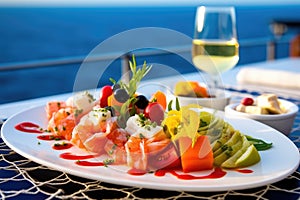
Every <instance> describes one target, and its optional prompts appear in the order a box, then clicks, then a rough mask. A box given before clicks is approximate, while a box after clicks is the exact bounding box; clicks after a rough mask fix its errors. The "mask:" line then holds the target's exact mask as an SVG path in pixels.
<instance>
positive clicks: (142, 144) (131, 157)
mask: <svg viewBox="0 0 300 200" xmlns="http://www.w3.org/2000/svg"><path fill="white" fill-rule="evenodd" d="M125 148H126V152H127V165H128V166H129V167H131V168H134V169H139V170H143V171H148V170H157V169H161V168H165V167H167V166H169V165H171V164H172V163H174V162H175V161H176V160H178V158H179V156H178V153H177V151H176V148H175V147H174V146H173V143H172V142H171V140H170V139H169V138H167V137H166V135H165V133H164V132H163V131H162V130H161V131H159V132H157V133H156V134H154V135H153V136H152V137H150V138H144V137H137V136H131V137H130V138H129V140H128V142H127V143H126V144H125Z"/></svg>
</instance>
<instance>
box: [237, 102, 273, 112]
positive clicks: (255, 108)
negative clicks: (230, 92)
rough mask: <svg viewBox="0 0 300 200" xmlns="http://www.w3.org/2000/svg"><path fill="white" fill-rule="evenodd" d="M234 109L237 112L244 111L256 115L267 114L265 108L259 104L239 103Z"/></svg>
mask: <svg viewBox="0 0 300 200" xmlns="http://www.w3.org/2000/svg"><path fill="white" fill-rule="evenodd" d="M235 109H236V110H237V111H239V112H244V113H249V114H256V115H263V114H269V112H268V110H267V109H266V108H262V107H259V106H244V105H242V104H240V105H238V106H237V107H236V108H235Z"/></svg>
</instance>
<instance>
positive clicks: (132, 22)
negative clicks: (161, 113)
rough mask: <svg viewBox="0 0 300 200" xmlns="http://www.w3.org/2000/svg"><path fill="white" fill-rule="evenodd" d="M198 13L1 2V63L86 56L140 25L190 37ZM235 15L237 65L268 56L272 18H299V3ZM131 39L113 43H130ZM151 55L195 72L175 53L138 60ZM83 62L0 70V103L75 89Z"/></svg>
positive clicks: (281, 46)
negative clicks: (113, 38) (99, 46)
mask: <svg viewBox="0 0 300 200" xmlns="http://www.w3.org/2000/svg"><path fill="white" fill-rule="evenodd" d="M195 12H196V7H195V6H186V7H184V6H181V7H179V6H174V7H170V6H169V7H158V6H156V7H90V8H89V7H84V8H80V7H76V8H72V7H0V67H1V66H2V67H4V66H6V65H10V64H12V63H16V62H29V61H36V60H45V59H56V58H66V57H73V56H75V57H76V56H83V57H84V56H87V55H88V54H89V52H91V51H92V50H93V49H94V48H95V47H96V46H97V45H98V44H100V43H101V42H103V41H105V40H106V39H108V38H110V37H112V36H114V35H116V34H119V33H121V32H123V31H127V30H132V29H135V28H141V27H161V28H167V29H171V30H174V31H178V32H180V33H183V34H185V35H187V36H189V37H192V36H193V29H194V17H195ZM236 17H237V32H238V38H239V40H240V61H239V63H238V65H237V67H239V66H241V65H243V64H247V63H252V62H259V61H264V60H266V57H267V55H266V46H265V45H263V44H259V41H267V40H270V39H272V38H273V34H272V32H271V29H270V23H272V21H274V20H275V19H284V20H285V19H287V20H294V21H298V22H299V21H300V5H288V6H237V7H236ZM298 33H299V29H298V28H295V29H289V30H288V33H287V34H286V35H284V36H283V37H282V38H279V39H278V44H277V47H278V48H277V51H276V58H282V57H287V56H289V46H288V44H287V42H288V41H289V40H290V39H291V38H292V37H293V36H294V35H295V34H298ZM141 37H142V36H141ZM153 37H155V36H153ZM147 39H148V38H145V40H147ZM130 42H131V41H124V44H122V43H119V44H115V45H119V46H122V45H125V43H126V45H130ZM251 44H253V45H251ZM107 51H108V52H109V49H108V50H107ZM148 59H149V60H150V62H155V63H162V64H164V65H168V66H171V67H174V68H175V69H176V70H178V71H179V72H180V73H188V72H193V71H195V69H194V67H193V66H191V65H189V64H188V63H186V61H184V60H183V59H181V58H178V57H176V56H174V55H171V56H169V57H166V56H153V57H145V58H140V59H138V62H141V63H140V64H142V62H143V60H147V61H148ZM111 65H112V66H111V67H109V69H108V70H107V72H106V73H107V76H112V77H113V78H115V79H118V77H120V75H121V70H120V65H121V63H120V61H116V62H113V63H112V64H111ZM79 67H80V64H68V65H60V66H50V67H44V68H35V69H27V70H13V71H2V72H1V71H0V84H1V89H2V91H1V93H0V104H3V103H9V102H13V101H18V100H25V99H31V98H36V97H43V96H47V95H54V94H59V93H64V92H71V91H72V90H73V85H74V79H75V77H76V74H77V71H78V69H79ZM99 67H101V63H99ZM107 80H108V79H107ZM107 80H100V82H99V86H101V85H104V84H107V83H108V81H107Z"/></svg>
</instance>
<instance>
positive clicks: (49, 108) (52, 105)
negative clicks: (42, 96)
mask: <svg viewBox="0 0 300 200" xmlns="http://www.w3.org/2000/svg"><path fill="white" fill-rule="evenodd" d="M65 107H66V103H65V102H64V101H50V102H48V103H47V105H46V113H47V119H48V121H49V120H50V119H51V117H52V115H53V113H55V112H57V111H59V110H60V109H61V108H65Z"/></svg>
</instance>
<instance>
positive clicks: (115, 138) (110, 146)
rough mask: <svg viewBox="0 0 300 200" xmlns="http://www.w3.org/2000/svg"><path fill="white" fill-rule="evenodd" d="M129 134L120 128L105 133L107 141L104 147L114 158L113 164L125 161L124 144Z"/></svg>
mask: <svg viewBox="0 0 300 200" xmlns="http://www.w3.org/2000/svg"><path fill="white" fill-rule="evenodd" d="M129 136H130V134H129V133H128V132H127V131H126V130H125V129H122V128H117V129H115V130H113V131H112V132H110V133H109V134H108V135H107V139H108V141H107V142H106V144H105V146H104V149H105V151H106V153H107V154H108V155H109V156H110V157H111V158H112V159H113V160H114V164H125V163H126V157H127V155H126V151H125V144H126V142H127V141H128V138H129Z"/></svg>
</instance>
